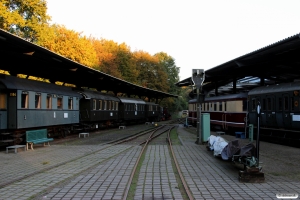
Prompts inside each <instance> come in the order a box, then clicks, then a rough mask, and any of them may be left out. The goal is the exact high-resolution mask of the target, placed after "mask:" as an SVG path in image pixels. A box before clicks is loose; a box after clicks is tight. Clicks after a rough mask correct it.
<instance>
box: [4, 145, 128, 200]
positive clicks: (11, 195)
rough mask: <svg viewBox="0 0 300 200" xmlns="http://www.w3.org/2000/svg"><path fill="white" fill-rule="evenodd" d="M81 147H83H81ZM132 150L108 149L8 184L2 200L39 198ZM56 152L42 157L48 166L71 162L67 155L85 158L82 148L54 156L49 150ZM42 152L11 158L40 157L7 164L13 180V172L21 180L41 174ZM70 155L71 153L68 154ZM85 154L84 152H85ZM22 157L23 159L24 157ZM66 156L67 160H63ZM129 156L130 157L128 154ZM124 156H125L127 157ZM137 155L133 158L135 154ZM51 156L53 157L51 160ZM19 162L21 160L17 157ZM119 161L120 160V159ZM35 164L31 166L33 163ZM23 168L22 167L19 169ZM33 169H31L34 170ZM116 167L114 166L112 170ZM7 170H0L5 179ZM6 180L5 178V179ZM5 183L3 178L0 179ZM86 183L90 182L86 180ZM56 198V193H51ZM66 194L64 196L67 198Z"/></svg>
mask: <svg viewBox="0 0 300 200" xmlns="http://www.w3.org/2000/svg"><path fill="white" fill-rule="evenodd" d="M81 147H82V146H81ZM131 147H132V146H130V145H118V146H112V147H109V148H107V149H104V150H102V151H100V152H95V153H92V154H89V155H87V156H84V157H81V158H78V159H75V160H73V161H71V162H67V163H66V164H64V165H60V166H59V167H53V169H51V170H47V171H45V172H41V173H36V174H32V175H30V176H29V177H27V178H24V179H22V180H20V181H18V182H15V183H13V184H9V185H7V186H5V187H2V188H1V189H0V199H4V200H6V199H29V198H30V197H32V196H34V195H37V194H39V193H40V192H43V191H44V190H47V189H49V188H51V187H54V186H55V185H56V184H58V183H60V182H61V181H65V180H67V179H69V178H73V177H74V176H76V175H79V174H80V173H82V172H84V171H85V170H88V169H89V168H91V167H94V166H101V162H103V161H105V160H107V159H109V158H110V157H111V156H114V155H116V154H118V153H122V152H124V151H126V150H128V149H129V148H131ZM50 148H53V147H49V148H46V147H45V149H48V151H44V154H43V155H42V157H44V159H47V160H48V161H49V162H53V163H54V162H57V163H59V161H60V162H62V161H64V159H67V160H70V158H68V154H72V153H73V154H74V155H76V154H77V155H78V154H82V151H83V150H82V149H81V150H79V148H74V147H73V146H72V147H68V148H67V147H64V148H59V147H57V148H55V149H56V150H55V149H53V150H54V152H55V154H53V155H52V153H53V152H49V149H50ZM91 148H92V149H93V148H97V147H96V146H95V145H93V146H92V147H91ZM98 148H103V147H101V146H99V147H98ZM85 149H86V151H88V150H90V151H91V149H89V148H85ZM41 152H43V150H42V149H38V150H35V151H31V152H30V151H27V152H23V153H18V154H9V155H10V156H12V157H13V156H15V155H18V156H20V157H21V158H23V157H25V158H27V155H25V154H27V153H28V154H30V153H33V154H37V157H36V159H34V156H33V157H31V159H29V158H30V156H29V158H28V159H22V160H23V162H24V161H26V162H24V163H21V162H20V159H12V160H11V161H12V162H7V165H9V166H13V167H14V168H12V169H11V170H9V171H10V176H13V170H16V176H19V177H20V176H22V173H24V174H30V173H31V172H32V170H35V169H36V170H39V169H40V168H42V166H40V165H43V163H40V160H39V159H38V158H39V157H38V155H40V153H41ZM67 152H68V153H67ZM84 152H85V151H84ZM7 155H8V154H7ZM22 155H23V157H22ZM62 155H64V156H62ZM126 155H127V154H126ZM126 155H123V156H126ZM133 155H134V154H133ZM50 156H51V157H50ZM69 156H70V157H72V156H71V155H69ZM56 157H60V160H59V159H57V158H56ZM18 158H19V157H18ZM119 160H120V159H119ZM130 160H131V159H129V158H128V161H129V162H130ZM30 161H32V162H30ZM18 164H20V165H18ZM31 167H32V168H33V169H32V168H31ZM112 167H113V166H112ZM8 169H9V167H6V170H8ZM3 170H4V169H3V168H1V176H2V175H4V176H5V173H6V172H5V171H3ZM3 179H4V178H3ZM1 180H2V178H1ZM85 180H87V179H85ZM63 192H65V194H67V193H68V192H67V190H65V189H64V190H63ZM52 194H53V195H54V193H52ZM65 194H64V195H65ZM64 195H61V194H59V195H58V198H56V199H61V197H63V196H64ZM47 198H48V197H47Z"/></svg>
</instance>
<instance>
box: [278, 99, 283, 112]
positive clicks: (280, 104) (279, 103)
mask: <svg viewBox="0 0 300 200" xmlns="http://www.w3.org/2000/svg"><path fill="white" fill-rule="evenodd" d="M278 110H282V98H281V97H279V98H278Z"/></svg>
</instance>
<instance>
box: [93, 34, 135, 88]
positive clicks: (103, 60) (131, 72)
mask: <svg viewBox="0 0 300 200" xmlns="http://www.w3.org/2000/svg"><path fill="white" fill-rule="evenodd" d="M90 39H91V41H92V43H93V45H94V48H95V51H96V54H97V59H98V64H99V66H97V67H96V68H97V69H99V70H100V71H102V72H104V73H107V74H110V75H112V76H114V77H117V78H120V79H123V80H126V81H128V82H131V83H136V76H137V75H136V74H137V71H136V69H135V65H134V63H133V59H132V52H131V51H130V47H129V46H127V45H126V44H125V43H121V44H118V43H116V42H114V41H112V40H106V39H100V40H99V39H96V38H90Z"/></svg>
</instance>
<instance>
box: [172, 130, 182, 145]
mask: <svg viewBox="0 0 300 200" xmlns="http://www.w3.org/2000/svg"><path fill="white" fill-rule="evenodd" d="M170 139H171V142H172V145H180V144H181V142H180V140H179V139H178V133H177V129H175V128H173V129H172V130H171V132H170Z"/></svg>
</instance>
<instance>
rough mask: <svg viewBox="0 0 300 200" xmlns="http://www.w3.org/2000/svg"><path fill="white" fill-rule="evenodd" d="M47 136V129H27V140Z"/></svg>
mask: <svg viewBox="0 0 300 200" xmlns="http://www.w3.org/2000/svg"><path fill="white" fill-rule="evenodd" d="M42 138H47V129H40V130H32V131H26V141H32V140H37V139H42Z"/></svg>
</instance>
